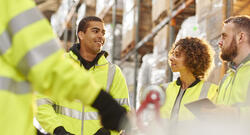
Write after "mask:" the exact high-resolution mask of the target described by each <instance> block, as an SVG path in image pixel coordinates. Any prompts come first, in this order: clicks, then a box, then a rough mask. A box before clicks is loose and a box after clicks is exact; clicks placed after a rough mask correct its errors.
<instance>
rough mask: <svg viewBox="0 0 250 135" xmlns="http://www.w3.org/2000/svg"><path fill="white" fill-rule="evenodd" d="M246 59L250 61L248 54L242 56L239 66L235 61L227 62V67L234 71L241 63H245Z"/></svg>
mask: <svg viewBox="0 0 250 135" xmlns="http://www.w3.org/2000/svg"><path fill="white" fill-rule="evenodd" d="M248 61H250V54H249V55H248V56H247V57H246V58H244V59H243V60H242V61H241V63H240V64H239V66H236V65H235V63H233V62H229V63H228V67H229V68H230V69H231V70H232V71H234V72H236V70H237V68H239V67H241V66H242V65H244V64H245V63H247V62H248Z"/></svg>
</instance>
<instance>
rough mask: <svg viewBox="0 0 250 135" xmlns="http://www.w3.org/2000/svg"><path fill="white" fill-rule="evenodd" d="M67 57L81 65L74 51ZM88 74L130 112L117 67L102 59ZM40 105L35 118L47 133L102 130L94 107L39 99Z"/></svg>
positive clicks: (51, 98)
mask: <svg viewBox="0 0 250 135" xmlns="http://www.w3.org/2000/svg"><path fill="white" fill-rule="evenodd" d="M66 55H67V57H69V58H70V59H72V60H73V61H74V62H76V63H77V64H79V65H80V61H78V59H77V56H76V55H75V54H74V53H73V52H72V51H70V52H69V53H68V54H66ZM82 68H83V69H84V67H82ZM89 72H91V73H92V75H93V77H94V78H95V80H96V82H97V83H98V84H100V85H101V86H102V87H103V88H104V89H105V90H106V91H107V92H108V93H110V94H111V95H112V97H113V98H114V99H116V101H118V103H119V104H120V105H122V106H123V107H125V108H126V109H127V110H129V95H128V88H127V85H126V81H125V78H124V76H123V74H122V72H121V70H120V68H119V67H118V66H116V65H114V64H111V63H109V62H108V61H107V60H106V58H105V57H104V56H101V57H100V58H99V60H98V62H97V64H96V65H95V66H94V67H91V68H90V69H89ZM37 104H38V114H37V116H36V118H37V120H38V121H39V123H40V125H41V126H42V127H43V128H44V129H45V130H46V131H47V132H50V133H53V131H54V129H55V128H56V127H58V126H63V127H64V128H65V129H66V130H67V131H68V132H70V133H73V134H76V135H81V134H83V135H93V134H94V133H96V132H97V130H99V129H100V128H101V127H102V126H101V123H100V120H99V116H98V113H97V110H96V109H94V108H92V107H91V106H83V105H82V104H81V103H80V102H78V101H72V102H68V101H66V100H56V99H53V97H45V96H42V95H39V96H38V100H37ZM82 112H84V113H82ZM111 134H112V135H116V134H118V132H114V131H112V132H111Z"/></svg>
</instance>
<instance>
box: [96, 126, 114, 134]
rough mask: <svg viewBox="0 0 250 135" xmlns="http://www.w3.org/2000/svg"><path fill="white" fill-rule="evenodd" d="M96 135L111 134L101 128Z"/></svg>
mask: <svg viewBox="0 0 250 135" xmlns="http://www.w3.org/2000/svg"><path fill="white" fill-rule="evenodd" d="M94 135H111V133H110V131H109V130H107V129H105V128H100V129H99V130H98V131H97V132H96V133H95V134H94Z"/></svg>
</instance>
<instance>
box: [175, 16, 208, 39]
mask: <svg viewBox="0 0 250 135" xmlns="http://www.w3.org/2000/svg"><path fill="white" fill-rule="evenodd" d="M185 37H198V38H205V37H206V32H205V29H204V28H203V27H200V26H199V25H198V23H197V17H196V16H191V17H188V18H187V19H186V20H184V22H183V23H182V25H181V29H180V30H179V32H178V34H177V37H176V40H175V42H176V41H178V40H180V39H182V38H185Z"/></svg>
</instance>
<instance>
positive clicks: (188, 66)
mask: <svg viewBox="0 0 250 135" xmlns="http://www.w3.org/2000/svg"><path fill="white" fill-rule="evenodd" d="M169 63H170V67H171V69H172V71H173V72H179V73H180V77H179V78H178V79H177V80H176V81H173V82H170V83H168V84H167V85H164V86H165V87H166V91H165V92H166V101H165V104H164V105H163V107H162V108H161V116H162V117H163V118H168V119H170V120H173V121H183V120H193V119H194V118H195V116H194V115H193V114H192V113H191V112H190V111H189V110H188V109H187V108H186V107H185V106H184V105H185V104H187V103H190V102H193V101H195V100H198V99H202V98H209V99H210V100H212V101H215V99H216V96H217V88H218V87H217V85H215V84H212V83H209V82H206V81H204V78H205V77H206V75H207V74H208V72H209V70H210V68H211V67H212V65H213V50H212V48H211V46H210V45H209V44H208V43H206V42H205V41H204V40H201V39H198V38H194V37H187V38H183V39H180V40H179V41H177V42H176V43H175V44H174V45H173V47H172V49H171V50H170V52H169Z"/></svg>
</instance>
